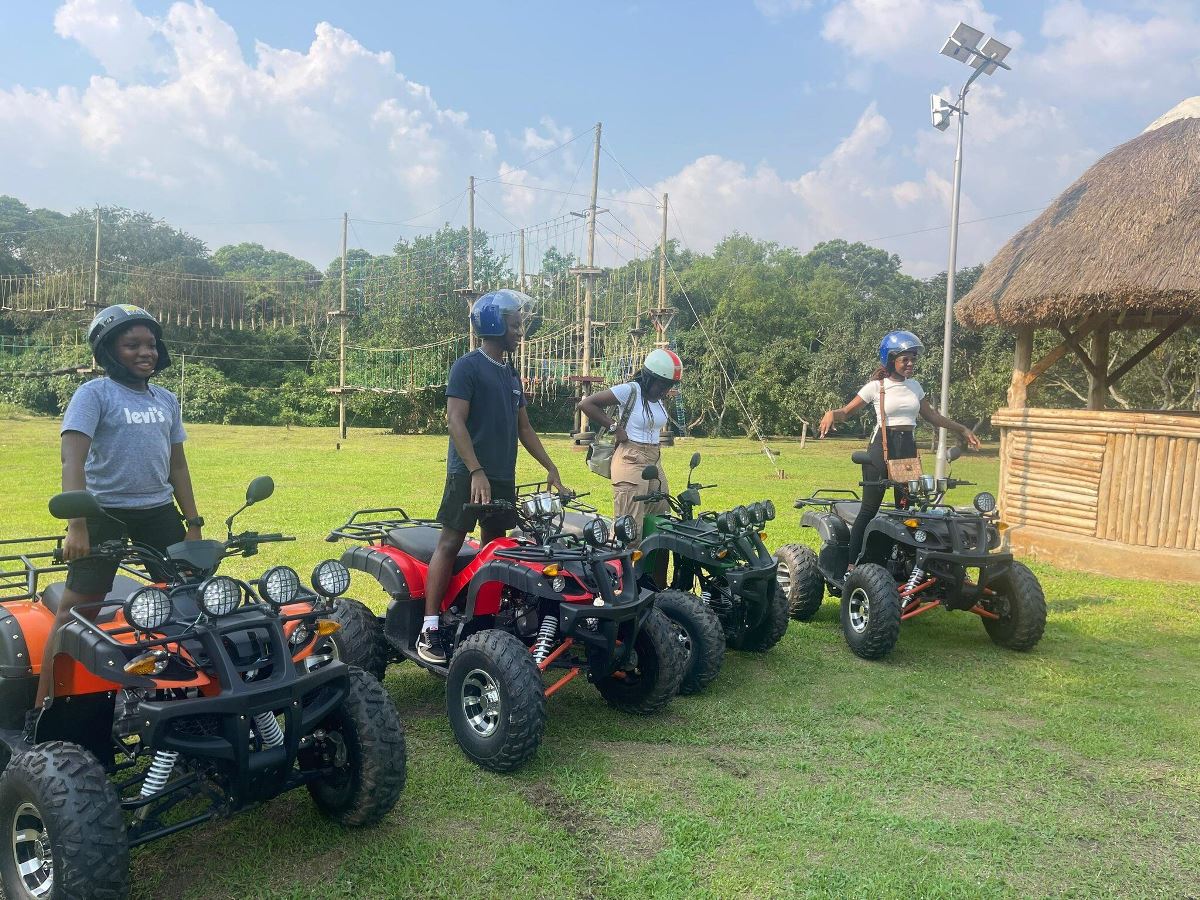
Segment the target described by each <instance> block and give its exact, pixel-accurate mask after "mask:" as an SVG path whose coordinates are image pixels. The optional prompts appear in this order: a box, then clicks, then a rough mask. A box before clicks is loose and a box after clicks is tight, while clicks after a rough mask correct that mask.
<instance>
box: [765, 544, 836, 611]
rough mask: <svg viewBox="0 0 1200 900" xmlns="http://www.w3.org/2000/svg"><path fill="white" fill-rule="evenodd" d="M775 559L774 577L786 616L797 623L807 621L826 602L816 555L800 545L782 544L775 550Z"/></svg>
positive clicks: (823, 581) (822, 579)
mask: <svg viewBox="0 0 1200 900" xmlns="http://www.w3.org/2000/svg"><path fill="white" fill-rule="evenodd" d="M775 560H776V561H777V562H778V564H779V565H778V567H777V568H776V569H775V578H776V580H777V581H778V582H779V586H780V587H781V588H783V593H784V595H785V596H786V597H787V602H788V613H789V614H790V615H791V617H792V618H793V619H795V620H796V621H797V622H807V621H809V620H810V619H811V618H812V617H813V616H815V615H816V614H817V610H819V609H820V608H821V602H822V601H823V600H824V599H825V579H824V578H822V577H821V570H820V568H819V567H818V566H817V554H816V553H814V552H813V550H812V548H811V547H805V546H804V545H803V544H784V545H783V546H782V547H780V548H779V549H778V550H776V551H775Z"/></svg>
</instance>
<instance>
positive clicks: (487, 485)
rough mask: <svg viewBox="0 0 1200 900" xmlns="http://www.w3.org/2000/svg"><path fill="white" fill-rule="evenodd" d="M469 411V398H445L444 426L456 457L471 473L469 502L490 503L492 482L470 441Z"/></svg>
mask: <svg viewBox="0 0 1200 900" xmlns="http://www.w3.org/2000/svg"><path fill="white" fill-rule="evenodd" d="M470 412H471V401H470V400H463V399H462V398H461V397H447V398H446V427H447V429H448V430H449V431H450V440H452V441H454V449H455V450H457V451H458V458H459V459H461V460H462V461H463V465H465V466H466V467H467V471H468V472H470V473H471V502H472V503H491V502H492V483H491V482H490V481H488V477H487V473H486V472H484V471H483V466H481V465H479V457H478V456H476V455H475V445H474V444H472V443H471V432H470V431H468V430H467V414H468V413H470Z"/></svg>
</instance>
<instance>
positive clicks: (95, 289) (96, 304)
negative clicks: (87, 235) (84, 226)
mask: <svg viewBox="0 0 1200 900" xmlns="http://www.w3.org/2000/svg"><path fill="white" fill-rule="evenodd" d="M92 308H93V309H96V310H99V309H100V207H99V206H98V205H97V207H96V250H95V254H94V255H93V257H92Z"/></svg>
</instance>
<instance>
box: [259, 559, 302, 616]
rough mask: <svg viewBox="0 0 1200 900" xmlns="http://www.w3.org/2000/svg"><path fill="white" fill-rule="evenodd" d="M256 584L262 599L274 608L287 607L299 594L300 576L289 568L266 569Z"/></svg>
mask: <svg viewBox="0 0 1200 900" xmlns="http://www.w3.org/2000/svg"><path fill="white" fill-rule="evenodd" d="M258 584H259V589H260V590H261V591H262V595H263V597H264V598H265V599H266V601H267V602H268V603H271V604H272V605H274V606H287V605H288V604H289V603H291V602H292V601H293V600H295V599H296V595H297V594H299V593H300V576H299V575H297V574H296V570H295V569H293V568H292V567H291V566H276V567H275V568H273V569H268V570H267V574H266V575H264V576H263V577H262V578H261V579H260V580H259V583H258Z"/></svg>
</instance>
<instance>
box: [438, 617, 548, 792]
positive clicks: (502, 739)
mask: <svg viewBox="0 0 1200 900" xmlns="http://www.w3.org/2000/svg"><path fill="white" fill-rule="evenodd" d="M446 712H447V714H448V715H449V717H450V727H451V728H452V729H453V730H454V737H455V738H456V739H457V740H458V745H459V746H460V747H461V748H462V751H463V753H465V754H466V755H467V756H468V757H469V758H470V759H471V760H473V761H474V762H476V763H478V764H479V765H481V766H483V767H484V768H485V769H492V770H493V771H496V772H511V771H513V770H514V769H518V768H520V767H521V766H523V765H524V764H525V763H527V762H528V761H529V760H530V759H532V758H533V755H534V754H535V753H537V749H538V745H539V744H541V741H542V732H544V731H545V730H546V689H545V687H544V686H543V685H542V673H541V671H540V670H539V669H538V667H537V663H536V662H534V659H533V655H532V654H531V653H530V652H529V648H528V647H526V646H525V645H524V644H522V643H521V641H520V640H518V639H517V637H516V636H515V635H512V634H509V633H508V632H506V631H499V630H497V629H494V628H492V629H488V630H487V631H480V632H477V633H475V634H473V635H471V636H470V637H468V638H467V639H466V640H465V641H463V642H462V644H460V645H459V647H458V649H457V650H456V651H455V652H454V657H453V658H452V659H451V660H450V673H449V676H448V677H447V678H446Z"/></svg>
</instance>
